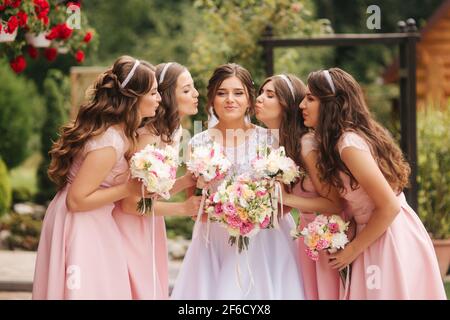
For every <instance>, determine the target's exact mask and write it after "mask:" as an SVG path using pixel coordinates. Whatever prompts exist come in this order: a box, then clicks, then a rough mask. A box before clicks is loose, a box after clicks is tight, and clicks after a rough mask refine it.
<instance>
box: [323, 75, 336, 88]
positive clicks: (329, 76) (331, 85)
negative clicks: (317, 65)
mask: <svg viewBox="0 0 450 320" xmlns="http://www.w3.org/2000/svg"><path fill="white" fill-rule="evenodd" d="M323 72H324V73H325V78H326V79H327V81H328V84H329V85H330V88H331V91H333V94H336V88H335V87H334V83H333V79H332V78H331V75H330V72H329V71H328V70H324V71H323Z"/></svg>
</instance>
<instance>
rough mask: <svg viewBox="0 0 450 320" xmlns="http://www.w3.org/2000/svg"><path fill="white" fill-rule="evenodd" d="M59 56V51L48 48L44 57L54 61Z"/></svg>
mask: <svg viewBox="0 0 450 320" xmlns="http://www.w3.org/2000/svg"><path fill="white" fill-rule="evenodd" d="M57 55H58V50H57V49H56V48H47V49H45V51H44V56H45V58H46V59H47V60H48V61H53V60H55V59H56V56H57Z"/></svg>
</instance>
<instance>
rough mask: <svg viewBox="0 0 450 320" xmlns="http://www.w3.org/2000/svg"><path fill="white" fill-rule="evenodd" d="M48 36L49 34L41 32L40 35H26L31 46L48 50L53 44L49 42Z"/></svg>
mask: <svg viewBox="0 0 450 320" xmlns="http://www.w3.org/2000/svg"><path fill="white" fill-rule="evenodd" d="M46 36H47V32H41V33H39V34H38V35H35V34H33V33H30V32H28V33H27V34H26V35H25V39H26V40H27V43H28V44H29V45H32V46H33V47H35V48H48V47H50V44H51V43H52V42H51V41H50V40H48V39H47V38H46Z"/></svg>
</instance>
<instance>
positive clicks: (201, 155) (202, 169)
mask: <svg viewBox="0 0 450 320" xmlns="http://www.w3.org/2000/svg"><path fill="white" fill-rule="evenodd" d="M230 167H231V162H230V160H228V159H227V158H226V157H225V155H224V153H223V148H222V146H221V145H220V144H218V143H217V142H214V143H213V144H212V145H210V146H199V147H196V148H194V149H193V152H192V155H191V159H190V160H189V161H188V162H187V168H188V170H189V171H191V172H192V173H193V174H194V175H195V176H196V177H199V176H202V177H203V179H204V180H205V182H211V181H214V180H220V179H222V178H223V177H225V175H226V174H227V172H228V170H229V169H230Z"/></svg>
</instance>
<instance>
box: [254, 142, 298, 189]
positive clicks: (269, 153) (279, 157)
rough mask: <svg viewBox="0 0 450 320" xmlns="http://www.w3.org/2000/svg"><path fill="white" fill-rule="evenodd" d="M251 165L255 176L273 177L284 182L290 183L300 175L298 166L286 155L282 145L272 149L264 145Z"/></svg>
mask: <svg viewBox="0 0 450 320" xmlns="http://www.w3.org/2000/svg"><path fill="white" fill-rule="evenodd" d="M252 167H253V170H254V171H255V173H256V175H257V176H259V177H265V176H267V177H270V178H274V179H277V180H279V181H282V182H283V183H284V184H290V183H292V182H294V181H295V180H296V179H297V178H298V177H299V176H300V171H299V168H298V166H297V165H296V164H295V162H294V160H292V159H291V158H289V157H287V156H286V151H285V150H284V147H279V148H278V149H273V148H271V147H267V146H266V147H264V148H263V149H262V150H259V151H258V156H257V157H256V158H255V159H253V161H252Z"/></svg>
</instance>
